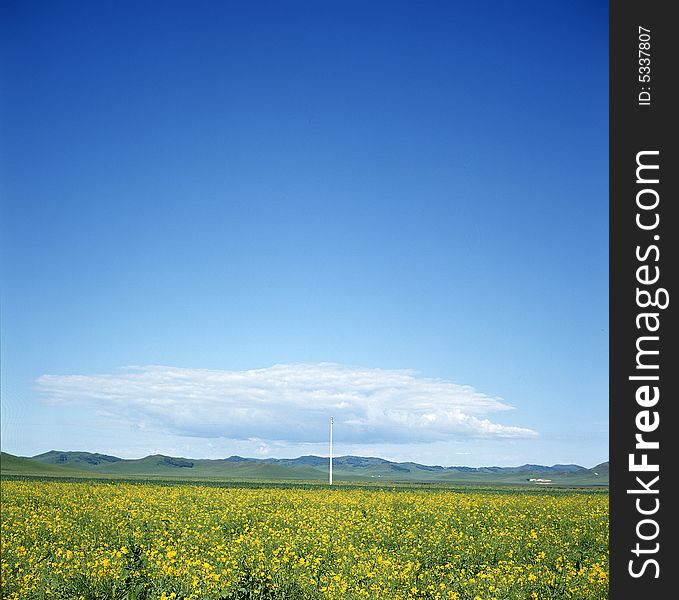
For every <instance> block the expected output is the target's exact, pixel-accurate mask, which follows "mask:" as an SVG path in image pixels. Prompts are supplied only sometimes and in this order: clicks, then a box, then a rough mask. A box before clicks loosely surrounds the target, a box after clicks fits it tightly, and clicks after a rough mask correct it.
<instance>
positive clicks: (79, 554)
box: [0, 480, 608, 600]
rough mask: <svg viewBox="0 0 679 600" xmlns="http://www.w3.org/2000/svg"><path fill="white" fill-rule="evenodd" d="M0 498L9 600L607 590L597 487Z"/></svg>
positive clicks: (169, 489)
mask: <svg viewBox="0 0 679 600" xmlns="http://www.w3.org/2000/svg"><path fill="white" fill-rule="evenodd" d="M1 488H2V530H1V536H2V590H1V594H0V596H1V597H2V598H4V599H6V600H19V599H20V600H30V599H37V598H39V599H41V600H42V599H50V598H55V599H66V598H73V599H80V600H90V599H101V600H111V599H124V600H169V599H173V600H178V599H184V600H199V599H224V600H226V599H234V600H235V599H246V598H250V599H254V598H259V599H277V598H280V599H283V598H286V599H294V598H335V599H342V600H343V599H353V598H386V599H395V600H396V599H400V598H429V599H437V598H441V599H452V598H456V599H469V600H479V599H482V600H487V599H491V598H497V599H501V598H512V599H517V600H526V599H531V598H534V599H539V600H543V599H547V598H607V596H608V495H607V494H606V493H593V492H578V491H561V492H560V491H558V490H530V491H526V492H522V491H520V490H519V491H517V490H513V491H502V490H497V489H496V490H490V489H487V490H484V489H477V490H472V489H468V490H465V489H458V490H432V489H427V490H424V489H421V490H418V489H414V488H403V489H399V488H394V489H387V488H382V489H375V488H369V487H358V486H357V487H353V488H350V487H336V488H333V489H329V488H322V487H320V486H319V487H314V486H307V487H301V486H297V487H294V486H288V487H285V486H280V487H271V486H269V487H267V486H264V485H262V486H260V487H216V486H208V485H186V484H181V485H180V484H177V485H163V484H153V483H143V484H142V483H121V482H116V483H103V482H102V483H99V482H91V481H90V482H66V481H12V480H4V481H2V485H1Z"/></svg>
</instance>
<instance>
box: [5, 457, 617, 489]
mask: <svg viewBox="0 0 679 600" xmlns="http://www.w3.org/2000/svg"><path fill="white" fill-rule="evenodd" d="M328 460H329V459H328V457H321V456H314V455H307V456H300V457H298V458H245V457H242V456H229V457H228V458H223V459H188V458H182V457H173V456H165V455H162V454H154V455H151V456H145V457H144V458H139V459H123V458H119V457H117V456H109V455H106V454H99V453H92V452H71V451H69V452H64V451H57V450H50V451H49V452H45V453H43V454H38V455H37V456H33V457H17V456H13V455H11V454H7V453H4V452H3V453H2V460H1V461H0V468H1V469H2V472H3V473H7V474H10V473H21V472H24V473H32V472H36V474H40V473H44V474H54V475H56V474H62V475H88V476H89V475H96V474H101V475H112V476H120V477H125V476H133V477H144V476H145V477H179V478H197V479H207V478H212V479H225V480H238V479H243V480H267V479H269V480H274V479H275V480H297V481H316V480H318V481H323V480H325V479H327V472H328ZM333 476H334V479H335V480H336V481H338V482H341V481H347V482H349V481H374V480H376V479H377V480H382V481H384V482H413V483H414V482H422V483H533V484H534V483H540V484H543V485H545V484H547V485H548V484H564V485H604V486H605V485H608V462H604V463H600V464H598V465H596V466H595V467H593V468H591V469H588V468H586V467H582V466H580V465H574V464H557V465H552V466H545V465H535V464H525V465H520V466H518V467H464V466H452V467H443V466H440V465H422V464H419V463H415V462H393V461H389V460H386V459H384V458H377V457H364V456H338V457H336V458H334V459H333Z"/></svg>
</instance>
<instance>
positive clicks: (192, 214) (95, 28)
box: [0, 0, 608, 466]
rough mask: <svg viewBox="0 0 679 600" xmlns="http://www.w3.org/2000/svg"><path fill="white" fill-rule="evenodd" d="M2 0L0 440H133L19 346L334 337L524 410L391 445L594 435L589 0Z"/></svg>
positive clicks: (129, 359)
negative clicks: (490, 423) (483, 434)
mask: <svg viewBox="0 0 679 600" xmlns="http://www.w3.org/2000/svg"><path fill="white" fill-rule="evenodd" d="M2 11H3V13H4V14H3V15H2V18H1V21H2V23H3V25H2V36H1V37H2V38H3V40H4V41H3V42H2V46H3V51H2V52H3V59H2V80H3V84H2V100H1V102H2V104H1V106H0V109H1V118H2V123H1V126H2V135H1V136H0V137H1V141H0V152H1V157H0V168H1V177H2V189H1V194H2V209H1V213H0V219H1V223H2V224H1V232H0V233H1V235H2V242H1V245H2V246H1V251H2V259H1V260H2V267H1V268H2V411H3V431H2V434H3V441H2V446H3V450H6V451H9V452H14V453H18V454H27V455H31V454H35V453H38V452H43V451H46V450H49V449H51V448H53V447H56V446H59V449H73V450H76V449H86V450H92V451H113V450H117V451H119V452H120V453H123V452H124V451H125V448H123V447H122V445H123V444H124V442H125V440H126V439H127V438H125V436H126V435H128V436H129V439H130V445H129V448H130V450H129V451H128V454H131V455H136V454H138V453H139V452H142V450H146V449H147V448H146V447H144V448H142V447H141V446H139V447H138V450H137V446H133V445H132V441H131V440H132V439H133V438H134V437H137V438H138V436H139V434H138V432H134V431H133V430H132V429H129V431H128V430H126V429H125V428H124V427H121V428H120V432H122V433H120V435H119V436H118V437H117V440H118V443H119V445H118V446H115V447H114V445H112V444H109V443H104V442H103V441H102V442H101V444H100V445H99V446H98V447H95V446H97V444H96V443H95V442H96V440H97V439H102V440H103V439H104V438H105V436H104V435H103V434H102V435H101V436H98V435H95V434H94V433H93V432H92V431H93V430H96V429H97V428H98V427H101V426H102V425H101V423H102V421H101V418H100V417H97V416H96V415H94V413H93V412H89V411H88V410H87V408H83V407H77V408H74V407H64V406H58V407H55V406H50V405H48V404H45V402H44V398H42V397H41V394H40V393H39V391H38V390H37V389H36V380H37V379H38V378H39V377H40V376H41V375H45V374H51V375H74V374H96V373H113V372H116V370H117V369H119V368H120V367H123V366H126V365H149V364H157V365H171V366H177V367H187V368H208V369H223V370H246V369H253V368H261V367H268V366H271V365H273V364H276V363H298V362H304V363H318V362H336V363H341V364H346V365H361V366H364V367H379V368H383V369H414V370H415V371H417V372H418V373H420V374H421V375H422V376H423V377H431V378H442V379H445V380H448V381H451V382H455V383H459V384H468V385H471V386H473V387H474V388H476V389H478V390H480V391H482V392H484V393H487V394H490V395H493V396H500V397H502V398H503V399H504V401H505V402H506V403H508V404H510V405H511V406H513V407H515V409H516V410H514V411H511V412H506V413H503V414H501V415H499V416H494V417H493V419H494V420H495V421H499V422H501V423H503V424H505V425H517V426H521V427H529V428H531V429H534V430H536V431H538V432H539V434H540V435H539V436H538V437H536V438H534V439H529V440H520V441H515V442H504V443H499V442H488V443H485V442H483V441H482V440H469V441H468V443H467V442H465V441H464V440H462V441H461V440H457V441H456V443H457V444H460V447H464V448H465V449H464V450H463V451H461V452H459V456H456V457H452V456H451V455H450V454H449V453H448V451H447V450H446V451H441V452H439V451H438V450H437V452H438V453H432V452H427V451H426V449H423V448H421V447H420V448H419V450H418V449H416V448H414V447H413V448H410V449H408V448H405V449H404V452H403V453H401V454H399V453H398V452H396V451H393V452H392V454H391V455H393V456H397V455H398V457H399V458H402V457H405V455H406V454H409V453H410V454H409V455H411V458H412V459H413V460H417V459H420V460H427V461H428V462H439V463H442V464H521V463H523V462H534V463H550V464H551V463H554V462H578V463H580V464H584V465H586V466H592V465H594V464H596V463H597V462H600V461H603V460H607V459H608V425H607V423H608V372H607V369H608V363H607V358H608V350H607V344H608V297H607V287H608V265H607V261H608V254H607V253H608V181H607V179H608V5H607V3H606V2H584V1H582V2H565V1H564V2H537V1H536V2H511V3H510V2H503V1H499V0H498V1H495V2H424V3H423V2H414V1H412V2H376V1H371V2H348V1H342V2H339V1H336V2H300V1H294V2H293V1H288V2H259V1H258V2H216V1H214V2H208V1H202V2H136V1H135V2H31V1H29V2H3V3H2ZM83 432H88V433H87V434H85V433H83ZM125 432H127V433H125ZM81 434H82V435H81ZM88 436H89V437H88ZM154 439H155V438H154ZM168 439H169V438H168ZM69 440H71V441H72V443H71V446H76V447H65V446H67V445H68V442H69ZM157 440H159V441H154V442H153V444H152V446H153V447H151V446H149V448H148V450H156V451H158V452H163V451H165V452H168V453H169V452H170V451H172V450H175V451H177V448H176V446H172V445H171V444H170V443H169V442H168V445H163V443H162V436H159V437H158V438H157ZM135 443H138V439H137V440H136V442H135ZM85 444H90V447H87V448H85V447H83V446H84V445H85ZM507 444H509V445H507ZM132 448H135V450H134V451H133V450H132ZM231 449H232V447H231V446H229V442H228V441H223V443H222V446H220V447H219V448H218V449H217V450H216V452H217V453H218V454H224V455H228V454H230V453H231V452H230V450H231ZM233 449H237V448H236V446H233ZM179 450H181V449H179ZM293 450H294V449H292V448H291V449H290V450H289V451H290V452H292V453H293V454H294V453H295V452H294V451H293ZM373 451H374V452H375V453H377V454H379V453H380V452H379V448H376V449H374V450H373ZM285 452H286V449H285V447H281V448H279V452H278V454H285ZM383 454H389V452H386V451H385V452H384V453H383Z"/></svg>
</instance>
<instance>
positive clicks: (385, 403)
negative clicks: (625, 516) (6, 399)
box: [37, 363, 537, 451]
mask: <svg viewBox="0 0 679 600" xmlns="http://www.w3.org/2000/svg"><path fill="white" fill-rule="evenodd" d="M37 385H38V388H39V390H40V391H41V393H42V394H43V395H44V397H45V398H46V399H47V401H49V402H51V403H55V404H68V405H78V406H85V407H91V408H92V409H93V410H97V411H100V412H101V411H104V412H106V413H108V414H110V415H111V416H112V417H113V416H115V417H116V418H118V419H123V420H125V421H127V422H129V423H131V424H133V425H135V426H137V427H140V428H145V427H146V428H153V429H156V430H164V431H167V432H168V433H173V434H179V435H184V436H195V437H202V438H217V437H219V438H231V439H239V440H246V439H250V438H257V439H260V440H263V442H262V444H263V445H262V448H265V447H266V441H274V440H278V441H286V442H307V443H314V442H320V441H322V440H324V439H325V436H326V428H327V419H328V416H329V415H331V414H332V415H334V417H335V422H336V424H337V427H338V428H341V431H342V437H343V439H344V441H346V442H354V443H377V442H390V443H421V442H435V441H445V440H452V439H456V438H475V437H477V438H478V437H485V438H527V437H534V436H536V435H537V433H536V432H535V431H533V430H532V429H528V428H524V427H515V426H506V425H501V424H498V423H495V422H492V421H490V420H489V419H488V418H486V415H488V414H490V413H495V412H499V411H506V410H509V409H511V408H512V407H511V406H509V405H508V404H506V403H505V402H503V401H502V399H500V398H497V397H493V396H489V395H487V394H484V393H482V392H479V391H477V390H475V389H474V388H472V387H470V386H465V385H458V384H455V383H452V382H450V381H446V380H442V379H432V378H426V377H419V376H418V375H417V374H416V373H414V372H413V371H409V370H386V369H374V368H361V367H348V366H344V365H340V364H334V363H319V364H280V365H274V366H272V367H268V368H264V369H253V370H248V371H217V370H208V369H187V368H177V367H167V366H158V365H151V366H140V367H126V368H124V369H121V370H120V371H119V372H116V373H109V374H99V375H43V376H41V377H40V378H38V381H37ZM263 451H264V450H263Z"/></svg>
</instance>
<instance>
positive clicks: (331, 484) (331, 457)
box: [330, 417, 332, 485]
mask: <svg viewBox="0 0 679 600" xmlns="http://www.w3.org/2000/svg"><path fill="white" fill-rule="evenodd" d="M330 485H332V417H330Z"/></svg>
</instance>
